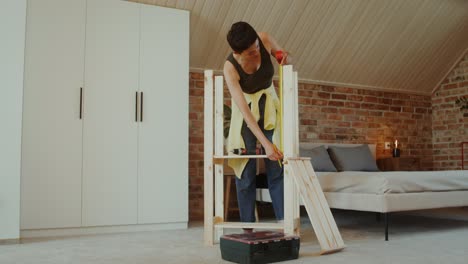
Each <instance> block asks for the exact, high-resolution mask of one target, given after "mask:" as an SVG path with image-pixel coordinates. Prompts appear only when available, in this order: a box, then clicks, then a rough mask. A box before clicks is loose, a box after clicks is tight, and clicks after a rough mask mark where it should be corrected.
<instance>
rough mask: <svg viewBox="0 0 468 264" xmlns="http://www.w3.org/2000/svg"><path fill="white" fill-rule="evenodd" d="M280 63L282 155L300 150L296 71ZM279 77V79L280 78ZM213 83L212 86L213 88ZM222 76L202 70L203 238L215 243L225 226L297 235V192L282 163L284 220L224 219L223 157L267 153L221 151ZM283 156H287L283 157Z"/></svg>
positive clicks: (287, 169) (298, 224)
mask: <svg viewBox="0 0 468 264" xmlns="http://www.w3.org/2000/svg"><path fill="white" fill-rule="evenodd" d="M282 67H283V70H282V71H283V76H284V77H283V78H281V79H282V83H281V84H282V89H281V90H282V91H283V94H282V96H281V95H280V98H282V99H283V100H282V104H283V107H282V109H283V111H282V117H281V121H282V124H281V126H283V128H284V129H283V133H284V135H281V136H282V137H283V141H282V142H283V144H284V149H283V153H284V157H297V156H298V154H299V115H298V92H297V88H298V85H297V80H298V78H297V72H294V71H293V69H292V66H291V65H286V66H282ZM281 79H280V80H281ZM213 87H214V89H213ZM223 89H224V80H223V76H213V71H212V70H205V88H204V91H205V96H204V100H205V101H204V210H205V211H204V241H205V244H206V245H214V244H215V243H217V242H218V241H219V237H220V236H221V235H222V234H223V232H224V228H255V229H279V230H282V231H283V232H284V233H285V234H287V235H299V232H300V215H299V212H300V210H299V209H300V208H299V193H298V191H297V189H296V186H295V183H294V181H293V179H292V170H291V168H290V167H289V165H288V164H284V221H283V222H282V223H242V222H224V188H223V185H224V182H223V178H224V160H225V159H235V158H261V159H263V158H266V155H242V156H240V155H224V136H223V121H224V118H223V109H224V107H223V105H224V98H223ZM285 159H286V158H285Z"/></svg>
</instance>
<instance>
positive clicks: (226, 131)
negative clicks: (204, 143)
mask: <svg viewBox="0 0 468 264" xmlns="http://www.w3.org/2000/svg"><path fill="white" fill-rule="evenodd" d="M223 108H224V110H223V111H224V122H223V123H224V138H227V137H228V136H229V128H230V126H231V113H232V110H231V107H229V105H227V104H225V105H224V107H223Z"/></svg>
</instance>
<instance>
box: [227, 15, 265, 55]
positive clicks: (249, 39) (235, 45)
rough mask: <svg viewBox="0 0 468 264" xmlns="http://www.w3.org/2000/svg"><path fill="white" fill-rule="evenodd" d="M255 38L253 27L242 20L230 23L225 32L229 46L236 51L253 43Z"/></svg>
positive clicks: (238, 51) (242, 49)
mask: <svg viewBox="0 0 468 264" xmlns="http://www.w3.org/2000/svg"><path fill="white" fill-rule="evenodd" d="M257 38H258V36H257V32H256V31H255V29H254V28H253V27H252V26H251V25H249V24H248V23H246V22H243V21H240V22H236V23H234V24H232V26H231V29H230V30H229V32H228V34H227V41H228V43H229V46H231V48H232V49H233V50H234V51H235V52H237V53H241V52H242V51H244V50H246V49H248V48H249V47H250V46H252V44H254V42H255V41H256V40H257Z"/></svg>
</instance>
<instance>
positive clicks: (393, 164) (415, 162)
mask: <svg viewBox="0 0 468 264" xmlns="http://www.w3.org/2000/svg"><path fill="white" fill-rule="evenodd" d="M377 165H378V166H379V168H380V169H381V170H382V171H420V170H421V169H422V168H421V160H420V159H419V158H416V157H397V158H393V157H389V158H382V159H378V160H377Z"/></svg>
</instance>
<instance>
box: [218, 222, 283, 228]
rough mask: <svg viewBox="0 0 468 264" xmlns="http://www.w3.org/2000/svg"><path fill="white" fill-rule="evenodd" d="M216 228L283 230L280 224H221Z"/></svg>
mask: <svg viewBox="0 0 468 264" xmlns="http://www.w3.org/2000/svg"><path fill="white" fill-rule="evenodd" d="M216 226H219V227H223V228H255V229H283V227H284V225H283V224H282V223H242V222H221V223H217V224H216Z"/></svg>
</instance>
